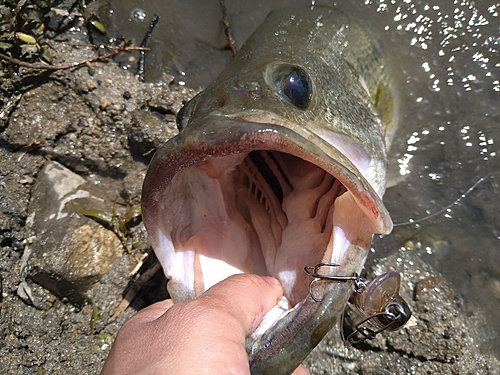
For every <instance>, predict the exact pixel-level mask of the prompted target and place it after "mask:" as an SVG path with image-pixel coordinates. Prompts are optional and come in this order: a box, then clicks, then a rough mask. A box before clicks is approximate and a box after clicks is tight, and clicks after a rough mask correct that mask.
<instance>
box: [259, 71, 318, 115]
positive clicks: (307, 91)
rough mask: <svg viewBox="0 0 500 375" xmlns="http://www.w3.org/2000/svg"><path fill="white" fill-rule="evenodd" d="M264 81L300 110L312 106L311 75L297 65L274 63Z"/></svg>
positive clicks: (265, 74) (266, 73)
mask: <svg viewBox="0 0 500 375" xmlns="http://www.w3.org/2000/svg"><path fill="white" fill-rule="evenodd" d="M264 79H265V81H266V82H267V84H268V85H270V86H271V87H273V88H274V89H275V90H276V92H277V93H278V94H279V95H280V96H281V97H282V98H283V99H285V100H286V101H288V102H290V103H291V104H293V105H294V106H295V107H297V108H299V109H307V108H308V107H309V105H310V104H311V98H312V87H313V86H312V84H311V78H310V77H309V74H307V72H306V71H305V70H304V69H303V68H301V67H300V66H297V65H290V64H286V63H281V62H274V63H271V64H269V65H268V66H267V69H266V71H265V73H264Z"/></svg>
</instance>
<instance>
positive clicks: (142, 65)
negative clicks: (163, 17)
mask: <svg viewBox="0 0 500 375" xmlns="http://www.w3.org/2000/svg"><path fill="white" fill-rule="evenodd" d="M159 19H160V17H159V16H158V15H157V14H155V15H153V18H152V19H151V22H150V23H149V27H148V31H146V35H145V36H144V39H143V40H142V43H141V47H143V48H146V45H147V44H148V41H149V38H150V37H151V35H152V34H153V30H154V29H155V27H156V25H157V24H158V20H159ZM145 70H146V50H141V52H140V57H139V62H138V63H137V75H138V76H139V79H140V80H141V81H142V82H145V81H146V74H145Z"/></svg>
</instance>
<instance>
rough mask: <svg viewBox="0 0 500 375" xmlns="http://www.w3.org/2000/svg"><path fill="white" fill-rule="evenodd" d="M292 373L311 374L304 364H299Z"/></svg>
mask: <svg viewBox="0 0 500 375" xmlns="http://www.w3.org/2000/svg"><path fill="white" fill-rule="evenodd" d="M292 375H311V374H310V373H309V371H308V370H307V369H306V367H305V366H304V365H299V367H297V368H296V369H295V371H294V372H292Z"/></svg>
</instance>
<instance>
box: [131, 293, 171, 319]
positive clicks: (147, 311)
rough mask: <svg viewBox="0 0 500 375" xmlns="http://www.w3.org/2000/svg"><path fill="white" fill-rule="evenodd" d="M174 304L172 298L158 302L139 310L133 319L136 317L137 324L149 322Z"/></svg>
mask: <svg viewBox="0 0 500 375" xmlns="http://www.w3.org/2000/svg"><path fill="white" fill-rule="evenodd" d="M173 305H174V303H173V302H172V300H171V299H166V300H163V301H160V302H156V303H154V304H152V305H150V306H148V307H146V308H144V309H142V310H140V311H139V312H137V313H136V314H135V315H134V316H133V317H132V318H131V319H134V323H136V324H142V323H148V322H151V321H153V320H156V319H158V318H159V317H161V316H162V315H163V314H165V312H167V311H168V309H170V308H171V307H172V306H173Z"/></svg>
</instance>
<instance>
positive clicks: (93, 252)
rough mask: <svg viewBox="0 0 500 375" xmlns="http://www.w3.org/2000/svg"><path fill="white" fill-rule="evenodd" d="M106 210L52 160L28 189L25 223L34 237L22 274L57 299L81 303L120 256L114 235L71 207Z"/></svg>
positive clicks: (105, 202) (100, 196) (94, 192)
mask: <svg viewBox="0 0 500 375" xmlns="http://www.w3.org/2000/svg"><path fill="white" fill-rule="evenodd" d="M75 203H77V204H78V205H80V206H81V207H83V208H84V209H87V210H88V209H91V210H99V211H101V212H108V213H109V212H111V210H112V203H111V201H110V200H109V199H107V198H106V197H105V194H104V193H103V192H102V191H101V190H100V189H98V188H96V187H95V186H94V185H92V184H90V183H88V182H87V181H85V180H84V179H83V178H82V177H80V176H78V175H77V174H75V173H73V172H71V171H70V170H68V169H66V168H64V167H63V166H62V165H60V164H59V163H57V162H47V163H46V165H45V166H44V167H43V169H42V170H41V172H40V174H39V176H38V178H37V182H36V185H35V187H34V190H33V196H32V200H31V203H30V206H29V217H28V220H27V225H28V226H29V227H30V229H31V230H32V232H33V233H34V236H33V237H32V238H31V242H32V244H31V245H29V246H27V248H26V249H25V254H24V259H23V266H22V272H23V274H24V275H25V276H26V277H28V278H29V279H31V280H33V281H35V282H37V283H39V284H40V285H42V286H43V287H44V288H46V289H48V290H50V291H51V292H52V293H54V294H55V295H56V296H58V297H60V298H66V299H67V300H69V301H71V302H72V303H75V304H79V305H81V304H83V303H84V301H85V297H84V293H85V291H86V290H88V288H89V287H90V286H91V285H92V283H93V282H95V281H96V280H98V279H99V278H100V277H101V276H102V275H103V274H104V273H105V272H106V271H107V269H108V267H109V266H110V265H111V263H112V262H113V261H114V260H115V259H116V258H117V257H118V256H119V255H120V254H121V252H122V247H121V244H120V241H119V240H118V238H117V236H116V235H115V234H114V233H113V232H112V231H110V230H108V229H106V228H105V227H104V226H103V225H101V224H98V223H97V222H95V221H94V220H93V219H90V218H88V217H85V216H84V215H83V214H82V212H81V211H80V210H78V209H77V208H76V207H75V205H74V204H75Z"/></svg>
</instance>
